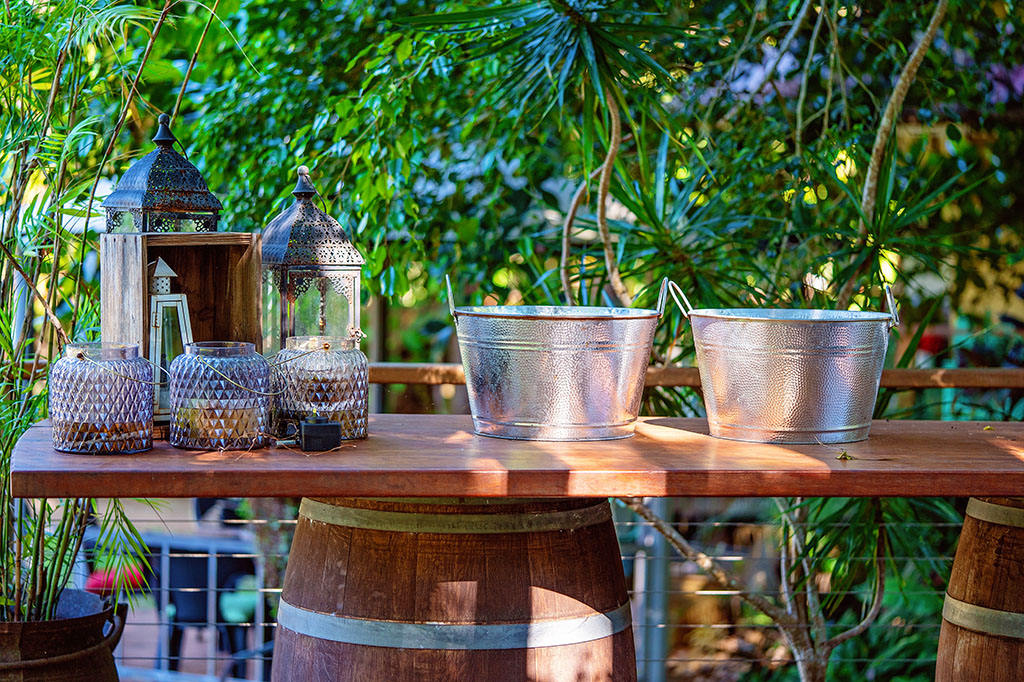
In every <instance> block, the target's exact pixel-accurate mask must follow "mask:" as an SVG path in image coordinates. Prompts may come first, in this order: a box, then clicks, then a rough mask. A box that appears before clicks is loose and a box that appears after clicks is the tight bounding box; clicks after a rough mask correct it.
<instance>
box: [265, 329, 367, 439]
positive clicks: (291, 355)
mask: <svg viewBox="0 0 1024 682" xmlns="http://www.w3.org/2000/svg"><path fill="white" fill-rule="evenodd" d="M275 367H276V369H277V371H276V372H275V374H276V377H275V383H276V387H275V388H276V390H275V393H277V395H276V396H275V397H274V417H275V419H274V422H275V428H276V429H277V433H278V434H279V435H284V434H285V431H286V429H287V428H288V425H289V424H292V425H296V426H297V425H298V423H299V422H300V421H302V420H303V419H307V418H309V417H326V418H327V419H329V420H331V421H336V422H339V423H340V424H341V438H342V440H355V439H359V438H366V435H367V429H366V422H367V413H368V412H369V405H368V398H367V396H368V393H369V390H370V381H369V377H370V372H369V364H368V363H367V360H366V356H365V355H363V352H362V351H361V350H359V349H358V348H357V347H356V338H354V337H340V336H291V337H289V338H288V339H287V340H286V341H285V348H284V350H282V351H281V352H280V353H278V354H277V362H276V363H275Z"/></svg>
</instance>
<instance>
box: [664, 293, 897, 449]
mask: <svg viewBox="0 0 1024 682" xmlns="http://www.w3.org/2000/svg"><path fill="white" fill-rule="evenodd" d="M670 286H671V287H672V289H671V292H672V296H673V297H676V294H677V293H678V294H679V295H680V296H682V298H683V303H680V306H681V307H683V308H684V314H685V315H686V316H687V317H688V318H689V320H690V324H691V326H692V328H693V340H694V345H695V346H696V350H697V365H698V367H699V370H700V381H701V388H702V390H703V393H704V406H705V408H706V410H707V415H708V428H709V430H710V432H711V435H712V436H716V437H718V438H728V439H730V440H743V441H752V442H757V443H792V444H798V443H849V442H853V441H858V440H864V439H865V438H867V437H868V431H869V429H870V428H871V415H872V412H873V411H874V407H875V398H876V396H877V394H878V383H879V380H880V379H881V376H882V365H883V363H884V361H885V352H886V348H887V346H888V342H889V331H890V330H891V329H892V328H893V327H895V326H896V325H898V324H899V317H898V315H897V313H896V305H895V302H894V301H893V300H892V294H891V293H890V292H889V291H888V290H887V291H886V294H887V296H888V304H889V312H888V313H880V312H858V311H847V310H778V309H758V308H749V309H747V308H713V309H711V308H709V309H697V310H694V309H693V308H691V307H690V304H689V301H686V297H685V296H683V295H682V292H681V291H679V290H678V288H677V287H675V285H674V284H670ZM677 302H678V299H677Z"/></svg>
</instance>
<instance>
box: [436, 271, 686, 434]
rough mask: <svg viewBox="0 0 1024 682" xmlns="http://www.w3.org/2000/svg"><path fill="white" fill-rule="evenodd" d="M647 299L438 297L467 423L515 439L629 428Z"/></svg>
mask: <svg viewBox="0 0 1024 682" xmlns="http://www.w3.org/2000/svg"><path fill="white" fill-rule="evenodd" d="M666 286H667V282H663V283H662V287H661V294H660V295H659V297H658V308H657V309H654V310H652V309H636V308H600V307H586V306H580V307H563V306H472V307H459V308H456V307H455V304H454V303H453V299H452V293H451V284H450V283H449V285H448V306H449V309H450V310H451V314H452V317H454V318H455V328H456V331H457V333H458V337H459V348H460V350H461V351H462V364H463V367H464V368H465V370H466V387H467V389H468V391H469V406H470V410H471V411H472V413H473V426H474V428H475V430H476V432H477V433H479V434H480V435H483V436H493V437H496V438H512V439H517V440H552V441H571V440H610V439H614V438H628V437H630V436H632V435H633V429H634V422H635V421H636V417H637V413H638V412H639V410H640V399H641V397H642V396H643V390H644V378H645V376H646V373H647V365H648V363H649V361H650V357H651V343H652V342H653V340H654V330H655V328H656V327H657V325H658V319H659V318H660V317H661V315H662V313H663V312H664V309H665V292H666Z"/></svg>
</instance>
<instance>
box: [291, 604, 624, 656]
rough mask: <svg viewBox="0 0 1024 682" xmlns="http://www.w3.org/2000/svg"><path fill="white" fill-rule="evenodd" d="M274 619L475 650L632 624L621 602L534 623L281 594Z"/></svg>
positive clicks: (568, 639)
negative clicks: (397, 614) (388, 613)
mask: <svg viewBox="0 0 1024 682" xmlns="http://www.w3.org/2000/svg"><path fill="white" fill-rule="evenodd" d="M277 622H278V624H279V625H280V626H281V627H284V628H287V629H288V630H291V631H292V632H295V633H298V634H300V635H306V636H308V637H315V638H317V639H323V640H327V641H330V642H341V643H344V644H356V645H362V646H378V647H389V648H394V649H447V650H471V651H479V650H487V649H492V650H493V649H536V648H541V647H552V646H567V645H571V644H582V643H584V642H592V641H594V640H598V639H604V638H605V637H610V636H612V635H615V634H618V633H619V632H622V631H623V630H625V629H626V628H628V627H629V626H630V625H632V618H631V616H630V610H629V602H626V603H625V604H621V605H620V606H618V607H616V608H614V609H612V610H611V611H606V612H604V613H594V614H592V615H588V616H582V617H579V618H563V619H558V620H546V621H538V622H534V623H502V624H494V625H486V624H483V625H477V624H461V623H458V624H457V623H409V622H403V621H391V620H369V619H365V618H348V617H345V616H336V615H333V614H329V613H321V612H319V611H309V610H307V609H303V608H299V607H297V606H293V605H292V604H289V603H288V602H286V601H285V600H284V599H282V600H281V602H280V606H279V608H278V614H277Z"/></svg>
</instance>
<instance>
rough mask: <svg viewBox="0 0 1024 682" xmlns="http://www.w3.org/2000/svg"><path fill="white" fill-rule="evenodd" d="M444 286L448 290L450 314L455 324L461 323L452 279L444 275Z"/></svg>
mask: <svg viewBox="0 0 1024 682" xmlns="http://www.w3.org/2000/svg"><path fill="white" fill-rule="evenodd" d="M444 285H445V287H447V288H448V312H450V313H451V314H452V319H454V320H455V324H458V323H459V316H458V315H456V314H455V296H454V295H453V294H452V278H451V277H449V276H448V273H447V272H446V273H444Z"/></svg>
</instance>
